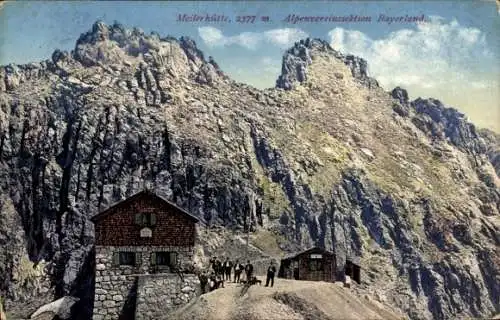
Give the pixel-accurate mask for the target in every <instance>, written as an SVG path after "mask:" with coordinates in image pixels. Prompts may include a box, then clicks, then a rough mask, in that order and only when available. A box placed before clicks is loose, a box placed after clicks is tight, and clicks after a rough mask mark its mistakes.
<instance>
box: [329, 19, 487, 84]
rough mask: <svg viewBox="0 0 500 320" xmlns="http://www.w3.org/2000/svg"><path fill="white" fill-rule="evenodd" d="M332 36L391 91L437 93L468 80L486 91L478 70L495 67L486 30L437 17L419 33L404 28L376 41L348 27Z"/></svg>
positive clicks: (336, 45) (334, 42)
mask: <svg viewBox="0 0 500 320" xmlns="http://www.w3.org/2000/svg"><path fill="white" fill-rule="evenodd" d="M328 36H329V37H330V44H331V46H332V47H333V48H335V49H337V50H339V51H341V52H344V53H351V54H355V55H357V56H360V57H363V58H364V59H366V60H367V61H368V65H369V69H370V75H371V76H373V77H375V78H376V79H377V80H378V81H379V82H380V83H381V84H382V86H384V87H385V88H386V89H391V88H393V87H395V86H398V85H399V86H403V87H405V86H407V87H411V86H413V87H420V88H435V87H438V86H442V85H448V86H449V85H452V84H453V83H459V82H462V83H464V82H467V81H470V82H471V85H472V86H474V88H484V87H485V84H484V83H483V82H481V79H478V76H480V74H481V73H480V72H478V70H473V68H474V67H476V66H478V65H483V66H485V65H486V66H487V65H488V61H490V62H491V64H492V65H494V63H495V62H494V61H495V59H494V56H493V54H492V52H491V51H490V50H489V48H488V45H487V43H486V38H485V34H484V33H483V32H481V30H479V29H476V28H469V27H464V26H461V25H460V24H459V23H458V22H457V21H456V20H452V21H451V22H446V21H445V19H443V18H441V17H436V16H433V17H430V21H429V22H427V23H422V24H417V26H416V29H413V30H411V29H401V30H398V31H395V32H392V33H390V34H388V35H387V36H385V37H384V38H381V39H377V40H374V39H371V38H370V37H368V36H367V35H365V34H364V33H362V32H359V31H353V30H346V29H343V28H335V29H333V30H331V31H330V32H329V33H328ZM486 71H490V70H486Z"/></svg>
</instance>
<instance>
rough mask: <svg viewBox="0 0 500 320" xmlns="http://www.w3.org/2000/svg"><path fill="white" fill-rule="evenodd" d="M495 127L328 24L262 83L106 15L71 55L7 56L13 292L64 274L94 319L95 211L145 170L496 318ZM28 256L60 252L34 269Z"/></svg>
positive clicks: (285, 239)
mask: <svg viewBox="0 0 500 320" xmlns="http://www.w3.org/2000/svg"><path fill="white" fill-rule="evenodd" d="M495 143H496V147H494V148H496V149H495V150H498V140H497V142H494V141H493V140H491V139H489V140H488V141H485V138H484V135H482V134H480V133H478V132H477V130H476V129H475V127H474V125H472V124H470V123H469V122H467V120H466V119H465V118H464V117H463V115H461V114H460V113H458V112H457V111H456V110H454V109H451V108H446V107H445V106H443V105H442V104H441V103H440V102H439V101H437V100H433V99H428V100H424V99H417V100H415V101H409V100H408V94H407V93H406V91H405V90H404V89H401V88H396V89H394V90H393V91H392V92H390V93H389V92H385V91H384V90H383V89H382V88H380V87H379V86H378V84H377V82H376V80H374V79H371V78H369V77H368V75H367V64H366V62H365V61H364V60H362V59H359V58H356V57H352V56H344V55H341V54H340V53H338V52H336V51H335V50H333V49H331V48H330V47H329V46H328V44H326V43H325V42H323V41H320V40H315V39H307V40H304V41H301V42H299V43H297V44H296V45H295V46H294V47H293V48H292V49H290V50H289V51H287V53H286V54H285V56H284V58H283V72H282V75H281V76H280V78H279V79H278V81H277V88H276V89H269V90H257V89H255V88H252V87H250V86H247V85H243V84H239V83H236V82H234V81H232V80H231V79H229V78H228V77H227V76H226V75H224V73H223V72H222V71H221V70H220V69H219V68H218V66H217V63H216V62H215V61H214V60H213V59H212V58H209V59H208V61H206V60H205V58H204V56H203V54H202V53H201V52H200V51H199V50H198V49H197V48H196V45H195V43H194V42H193V41H192V40H190V39H187V38H180V39H179V40H177V39H174V38H170V37H168V38H161V37H160V36H159V35H157V34H151V35H145V34H144V33H143V32H141V31H140V30H138V29H133V30H127V29H125V28H124V27H123V26H120V25H118V24H115V25H112V26H107V25H105V24H103V23H96V24H94V26H93V27H92V30H91V31H89V32H88V33H86V34H84V35H82V36H81V37H80V38H79V39H78V41H77V44H76V47H75V49H74V50H73V51H72V52H70V53H68V52H60V51H56V52H54V54H53V55H52V58H51V60H46V61H43V62H41V63H32V64H29V65H23V66H15V65H9V66H5V67H2V68H1V69H0V169H1V170H0V196H1V199H0V206H1V212H2V219H0V241H1V243H2V246H1V249H0V250H6V251H7V252H8V254H3V255H1V256H0V257H1V258H0V273H1V279H3V280H2V282H1V283H0V290H1V292H0V294H2V295H6V296H7V298H8V299H9V301H10V303H11V304H12V305H15V303H18V304H19V303H22V302H20V299H28V298H29V296H28V294H29V293H30V292H33V290H31V289H32V287H37V288H40V290H38V291H37V290H35V291H34V292H35V294H39V293H40V292H42V291H43V290H48V287H49V285H46V280H44V279H43V276H45V275H49V276H50V278H51V284H52V285H53V287H54V288H53V290H52V291H51V292H52V293H53V295H54V296H55V298H60V297H63V296H68V295H69V296H75V297H78V298H80V300H79V301H78V302H77V304H76V306H75V308H74V310H76V311H75V312H76V315H78V316H79V317H81V319H87V318H88V315H89V312H90V310H91V309H92V308H91V304H92V297H93V281H92V278H93V274H92V272H91V270H93V265H92V261H93V259H91V257H92V242H93V227H92V224H91V223H90V222H89V220H88V218H89V217H90V216H92V215H93V214H96V213H97V212H99V211H100V210H102V209H104V208H106V207H107V206H109V205H110V204H112V203H114V202H116V201H118V200H120V199H123V198H125V197H126V196H128V195H131V194H132V193H135V192H137V191H139V190H141V189H142V188H143V187H144V186H145V182H144V181H146V183H147V184H148V186H149V187H150V188H154V189H155V191H156V192H157V193H159V194H161V195H162V196H164V197H166V198H168V199H170V200H173V201H174V202H176V203H177V204H178V205H180V206H181V207H183V208H185V209H186V210H189V211H191V212H192V213H193V214H195V215H198V216H200V217H203V218H204V220H206V221H208V223H209V224H211V225H224V226H226V227H228V228H233V229H234V230H242V229H245V228H250V230H252V231H254V232H255V234H256V235H257V238H258V235H260V234H266V235H267V237H264V236H262V237H261V238H258V239H257V240H256V243H258V244H259V245H260V246H261V247H266V246H267V245H269V243H270V242H274V243H276V242H277V246H278V247H279V250H284V251H288V250H291V249H294V248H299V247H300V248H307V247H310V246H312V245H322V246H325V247H327V248H328V249H333V248H334V249H335V250H336V251H337V253H338V256H339V262H341V261H342V257H343V256H345V255H351V254H358V255H361V257H362V258H361V261H362V264H363V266H364V267H365V279H366V281H365V283H364V285H363V286H362V287H361V288H359V290H361V291H363V292H365V293H366V292H368V293H371V294H373V295H374V296H375V297H377V299H379V300H380V301H385V302H387V303H391V304H393V305H394V306H396V307H398V308H400V309H401V310H402V311H403V312H405V313H406V314H408V315H409V316H410V317H411V318H413V319H423V318H435V319H454V318H457V317H467V316H483V317H484V316H489V315H491V314H493V313H494V312H499V311H500V301H499V299H500V268H499V266H500V252H499V251H498V247H499V244H500V235H499V227H500V223H499V214H500V213H499V210H500V190H499V185H500V182H499V178H498V170H497V172H495V169H494V166H497V168H498V163H497V161H496V160H495V159H496V157H495V156H492V153H491V152H489V151H488V150H492V148H493V147H492V146H494V145H495ZM4 217H7V219H4ZM5 221H7V222H5ZM269 235H271V236H269ZM22 248H25V249H24V250H26V251H27V254H24V253H23V251H22ZM22 257H24V258H25V259H26V258H27V257H29V259H30V260H31V261H33V262H35V263H37V262H39V261H42V260H44V261H47V263H46V266H45V270H46V271H45V272H42V273H41V275H30V279H32V280H30V281H28V282H27V283H24V282H23V284H22V285H19V284H18V283H16V281H15V270H16V267H15V266H17V265H19V263H18V261H19V259H22ZM16 259H17V260H16ZM42 264H43V263H42ZM339 265H340V266H342V264H341V263H339ZM22 273H23V276H25V273H24V272H22ZM18 288H22V290H21V291H18ZM23 290H24V291H23ZM14 291H15V292H21V294H20V296H19V295H18V296H16V295H15V294H14V293H13V292H14ZM45 296H47V294H46V293H45ZM7 311H8V310H7ZM76 315H75V319H76V318H77V316H76Z"/></svg>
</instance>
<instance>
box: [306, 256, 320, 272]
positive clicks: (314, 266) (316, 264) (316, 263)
mask: <svg viewBox="0 0 500 320" xmlns="http://www.w3.org/2000/svg"><path fill="white" fill-rule="evenodd" d="M309 270H310V271H323V261H322V260H317V259H314V260H309Z"/></svg>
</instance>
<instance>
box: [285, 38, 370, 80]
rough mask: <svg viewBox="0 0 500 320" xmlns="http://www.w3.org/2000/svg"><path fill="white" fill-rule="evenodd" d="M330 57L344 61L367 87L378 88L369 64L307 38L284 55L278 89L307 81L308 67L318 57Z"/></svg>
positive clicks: (354, 75)
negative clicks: (369, 72) (325, 55)
mask: <svg viewBox="0 0 500 320" xmlns="http://www.w3.org/2000/svg"><path fill="white" fill-rule="evenodd" d="M324 54H327V55H330V56H332V57H334V58H336V59H339V60H341V61H343V62H344V63H345V64H346V65H348V66H349V68H350V69H351V73H352V76H353V77H354V78H355V79H357V80H358V81H359V82H361V83H362V84H364V85H366V86H367V87H378V86H379V85H378V82H377V81H376V80H375V79H373V78H370V77H369V76H368V63H367V62H366V60H364V59H363V58H360V57H357V56H354V55H344V54H342V53H340V52H339V51H337V50H335V49H333V48H332V47H331V46H330V44H329V43H328V42H326V41H325V40H321V39H312V38H306V39H303V40H300V41H298V42H296V43H295V44H294V46H293V47H291V48H290V49H288V50H287V51H286V52H285V54H284V55H283V60H282V67H281V75H280V76H279V77H278V80H277V81H276V87H277V88H282V89H285V90H291V89H293V88H294V86H296V85H297V84H301V83H303V82H305V81H306V80H307V78H308V77H307V66H309V65H311V64H312V63H313V59H314V57H315V56H316V55H324Z"/></svg>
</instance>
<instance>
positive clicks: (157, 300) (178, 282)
mask: <svg viewBox="0 0 500 320" xmlns="http://www.w3.org/2000/svg"><path fill="white" fill-rule="evenodd" d="M182 276H183V277H182V279H181V277H180V276H179V275H177V274H157V275H144V276H139V279H138V286H137V305H136V313H135V319H136V320H149V319H155V320H156V319H164V318H165V315H166V314H167V313H168V312H170V311H173V310H175V309H177V308H179V307H181V306H182V305H184V304H187V303H188V302H189V301H191V300H192V299H193V298H195V297H196V296H198V295H199V294H200V293H201V288H200V282H199V280H198V277H197V276H196V275H194V274H183V275H182Z"/></svg>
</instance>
